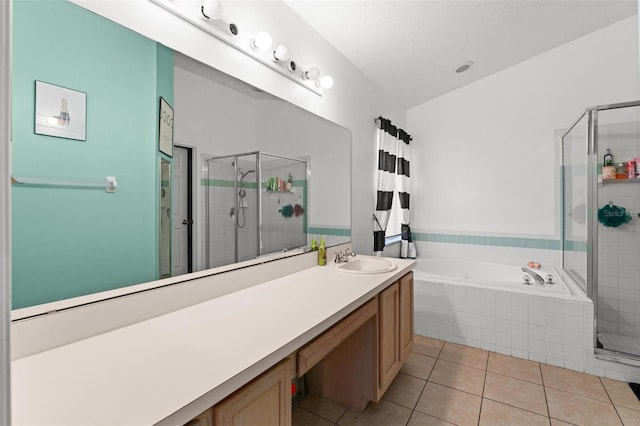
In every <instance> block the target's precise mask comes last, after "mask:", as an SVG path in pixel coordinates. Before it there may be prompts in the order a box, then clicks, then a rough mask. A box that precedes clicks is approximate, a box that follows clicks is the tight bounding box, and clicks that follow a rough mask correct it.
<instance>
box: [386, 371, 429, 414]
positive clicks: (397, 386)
mask: <svg viewBox="0 0 640 426" xmlns="http://www.w3.org/2000/svg"><path fill="white" fill-rule="evenodd" d="M426 383H427V382H426V381H425V380H422V379H418V378H417V377H413V376H408V375H406V374H402V373H400V374H398V375H397V376H396V378H395V379H394V381H393V383H391V386H389V389H387V391H386V392H385V393H384V396H383V398H384V399H386V400H387V401H391V402H394V403H396V404H398V405H402V406H403V407H407V408H410V409H412V410H413V408H414V407H415V406H416V403H417V402H418V398H420V395H421V394H422V389H424V385H425V384H426Z"/></svg>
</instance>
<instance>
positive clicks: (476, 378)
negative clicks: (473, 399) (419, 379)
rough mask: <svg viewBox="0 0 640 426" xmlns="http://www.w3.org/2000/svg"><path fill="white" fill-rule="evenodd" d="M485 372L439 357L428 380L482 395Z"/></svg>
mask: <svg viewBox="0 0 640 426" xmlns="http://www.w3.org/2000/svg"><path fill="white" fill-rule="evenodd" d="M485 373H486V372H485V371H484V370H480V369H478V368H473V367H467V366H466V365H462V364H456V363H455V362H450V361H445V360H442V359H439V360H438V362H436V366H435V367H434V368H433V371H432V372H431V376H429V381H430V382H434V383H438V384H440V385H444V386H449V387H450V388H455V389H458V390H461V391H464V392H469V393H472V394H475V395H478V396H482V390H483V388H484V375H485Z"/></svg>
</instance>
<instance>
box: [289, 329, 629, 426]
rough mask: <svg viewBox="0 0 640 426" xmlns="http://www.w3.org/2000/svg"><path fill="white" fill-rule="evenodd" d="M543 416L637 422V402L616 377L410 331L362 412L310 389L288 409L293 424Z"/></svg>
mask: <svg viewBox="0 0 640 426" xmlns="http://www.w3.org/2000/svg"><path fill="white" fill-rule="evenodd" d="M443 365H445V366H446V367H445V368H444V369H443V368H442V367H441V366H443ZM471 370H473V373H472V374H471V375H470V374H469V371H471ZM460 377H464V378H465V379H466V380H460ZM550 423H551V424H552V425H561V424H607V425H616V424H617V425H620V424H625V425H633V424H640V401H638V399H637V398H636V397H635V395H634V394H633V392H632V391H631V389H630V388H629V386H628V385H627V384H626V383H624V382H620V381H618V380H612V379H606V378H600V377H596V376H592V375H588V374H584V373H579V372H576V371H572V370H566V369H563V368H559V367H554V366H550V365H547V364H541V363H539V362H536V361H529V360H523V359H520V358H515V357H511V356H507V355H502V354H498V353H495V352H488V351H485V350H482V349H477V348H471V347H468V346H461V345H458V344H455V343H450V342H444V341H442V340H437V339H431V338H428V337H423V336H415V341H414V349H413V354H412V356H411V358H410V359H409V361H408V362H407V364H405V366H404V368H403V369H402V371H401V372H400V374H399V375H398V376H397V377H396V379H395V381H394V382H393V383H392V384H391V387H390V388H389V390H388V391H387V392H386V393H385V395H384V396H383V399H382V400H381V401H380V402H379V403H378V404H374V403H371V404H369V406H368V407H367V409H366V410H365V411H364V413H357V412H354V411H352V410H349V409H347V408H346V407H344V406H342V405H340V404H338V403H335V402H333V401H331V400H329V399H326V398H321V397H317V396H314V395H313V394H311V395H309V396H308V397H307V398H305V399H303V400H302V401H301V402H300V404H299V405H298V407H296V408H295V409H294V411H293V425H294V426H315V425H318V426H331V425H339V426H356V425H366V426H389V425H409V426H421V425H443V426H444V425H451V424H458V425H527V426H528V425H538V424H540V425H549V424H550Z"/></svg>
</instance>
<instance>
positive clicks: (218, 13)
mask: <svg viewBox="0 0 640 426" xmlns="http://www.w3.org/2000/svg"><path fill="white" fill-rule="evenodd" d="M200 11H201V12H202V15H203V16H204V17H205V18H207V19H214V20H218V19H220V18H222V2H221V1H220V0H204V3H202V7H201V8H200Z"/></svg>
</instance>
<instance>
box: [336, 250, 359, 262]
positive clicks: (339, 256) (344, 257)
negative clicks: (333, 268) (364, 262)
mask: <svg viewBox="0 0 640 426" xmlns="http://www.w3.org/2000/svg"><path fill="white" fill-rule="evenodd" d="M349 257H356V254H355V253H354V252H352V251H351V249H350V248H347V249H346V250H344V251H339V252H336V258H335V260H334V262H335V263H347V262H348V261H349Z"/></svg>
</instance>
